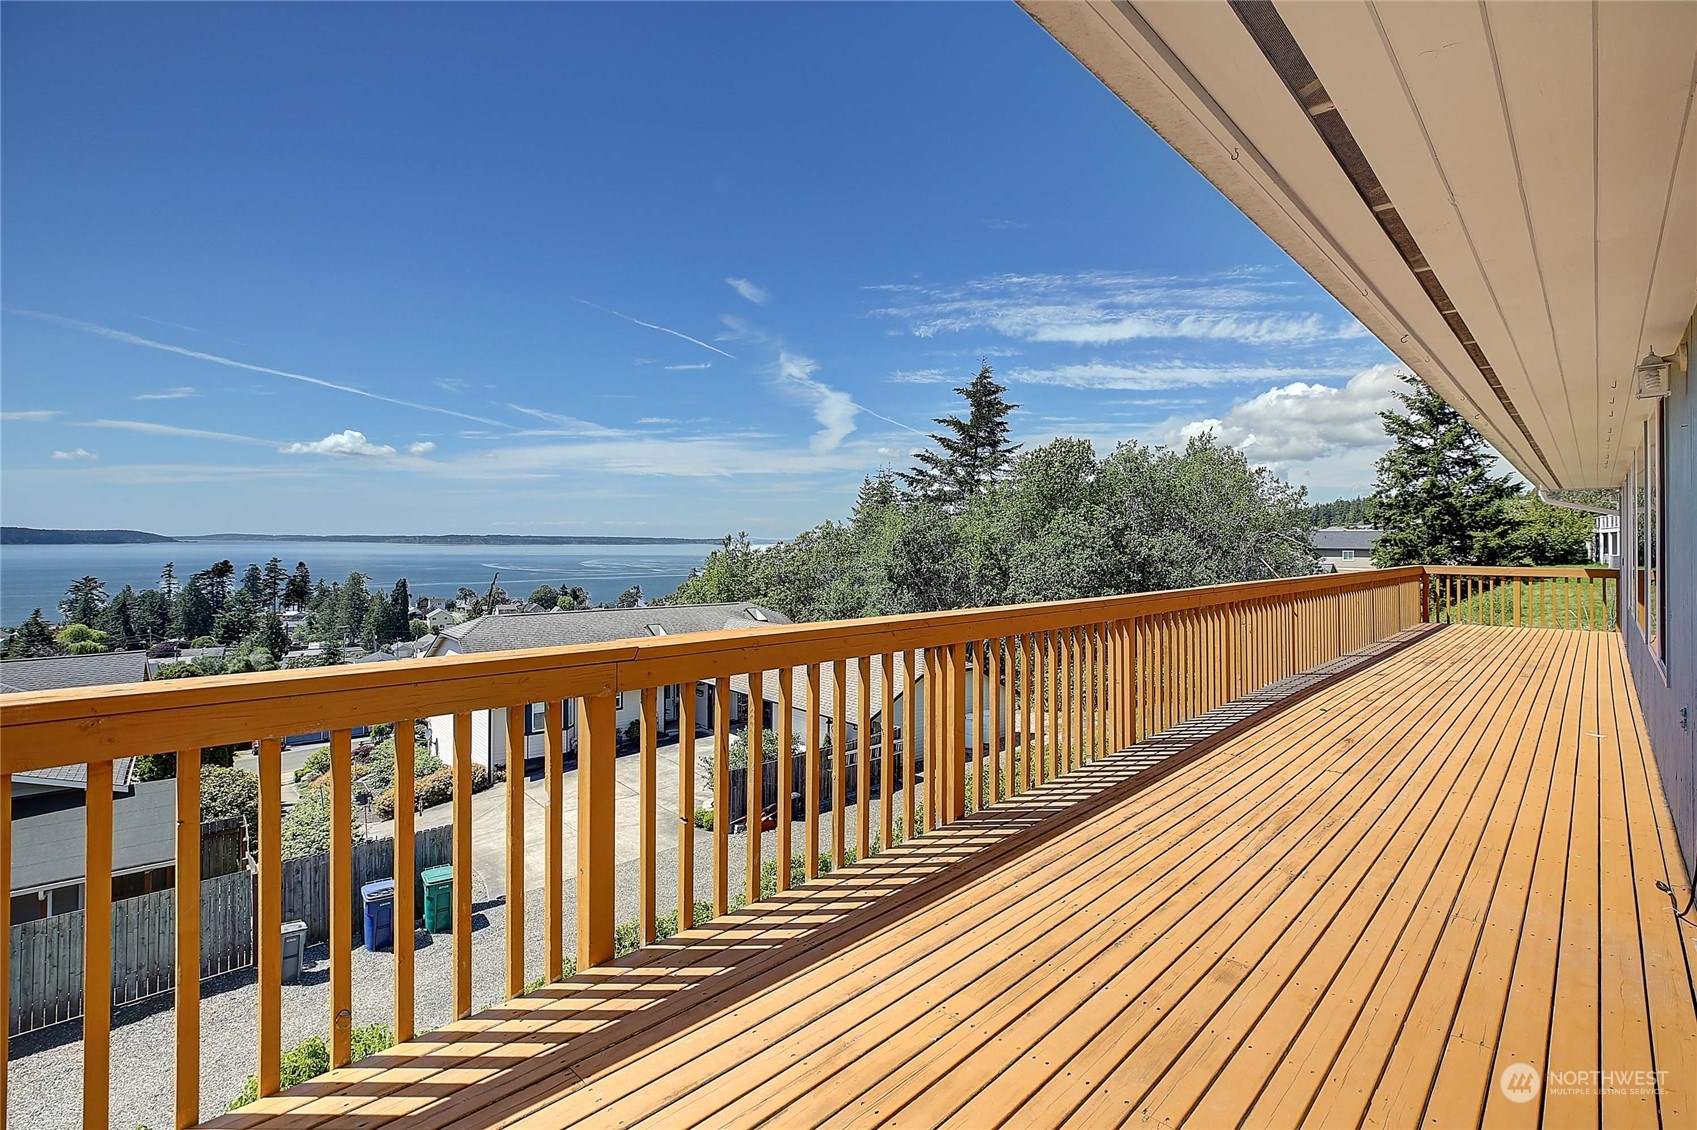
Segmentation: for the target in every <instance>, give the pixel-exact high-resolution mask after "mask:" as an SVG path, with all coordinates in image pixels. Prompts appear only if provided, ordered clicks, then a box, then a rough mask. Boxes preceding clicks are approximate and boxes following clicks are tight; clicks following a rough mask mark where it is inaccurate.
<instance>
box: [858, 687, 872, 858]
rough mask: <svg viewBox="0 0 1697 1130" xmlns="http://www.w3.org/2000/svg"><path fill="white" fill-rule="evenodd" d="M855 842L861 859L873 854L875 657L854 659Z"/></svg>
mask: <svg viewBox="0 0 1697 1130" xmlns="http://www.w3.org/2000/svg"><path fill="white" fill-rule="evenodd" d="M854 675H855V691H856V695H855V713H854V732H855V734H856V735H857V736H856V739H855V749H856V753H855V755H854V797H855V804H854V845H855V848H856V850H857V851H858V853H859V858H861V859H865V858H867V857H868V856H870V855H871V854H872V658H871V656H866V655H863V656H860V657H859V658H858V659H856V660H855V662H854Z"/></svg>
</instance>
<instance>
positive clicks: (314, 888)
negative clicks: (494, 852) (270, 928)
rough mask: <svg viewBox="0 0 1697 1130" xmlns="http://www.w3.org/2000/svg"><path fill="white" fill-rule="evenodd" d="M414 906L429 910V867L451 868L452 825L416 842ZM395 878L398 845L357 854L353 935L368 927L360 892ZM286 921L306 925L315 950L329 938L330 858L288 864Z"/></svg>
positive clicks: (372, 843)
mask: <svg viewBox="0 0 1697 1130" xmlns="http://www.w3.org/2000/svg"><path fill="white" fill-rule="evenodd" d="M414 844H415V846H416V849H415V851H414V853H413V859H414V867H413V875H414V879H413V906H415V907H419V908H421V909H422V908H423V906H424V884H423V882H422V881H421V880H419V879H418V878H417V876H418V875H419V874H421V873H422V872H423V871H424V869H425V868H426V867H435V866H437V865H438V864H443V863H452V862H453V850H454V829H453V826H452V825H451V824H444V825H442V826H441V827H437V828H426V829H424V830H423V831H421V832H419V833H418V834H417V835H416V836H415V837H414ZM394 874H395V841H394V840H367V841H366V842H365V843H362V844H355V845H354V850H353V882H352V883H351V884H350V885H349V886H348V890H347V894H348V897H349V899H350V900H351V901H352V903H353V924H354V933H355V934H356V935H357V934H359V933H360V932H361V931H362V930H364V928H365V926H364V923H365V918H364V913H365V912H364V908H363V907H362V906H361V904H360V888H361V887H363V886H364V885H365V884H367V883H372V882H375V881H377V880H378V879H389V878H393V877H394ZM283 921H285V922H292V921H298V922H305V923H306V940H307V941H308V942H309V943H311V944H314V945H316V944H317V943H319V942H324V941H328V940H329V938H330V853H329V852H318V853H316V854H314V855H302V856H297V857H296V858H294V859H285V860H284V861H283Z"/></svg>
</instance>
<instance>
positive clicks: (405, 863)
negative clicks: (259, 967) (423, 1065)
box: [391, 718, 418, 1043]
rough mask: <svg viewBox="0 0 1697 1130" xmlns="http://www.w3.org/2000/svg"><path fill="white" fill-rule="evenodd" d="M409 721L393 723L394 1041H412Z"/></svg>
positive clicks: (414, 856)
mask: <svg viewBox="0 0 1697 1130" xmlns="http://www.w3.org/2000/svg"><path fill="white" fill-rule="evenodd" d="M415 724H416V723H415V722H414V721H413V720H412V719H411V718H401V719H397V720H396V722H395V913H394V922H393V929H392V930H391V934H392V935H393V949H394V953H395V1008H394V1016H395V1039H396V1040H398V1041H400V1042H402V1043H404V1042H406V1041H407V1040H410V1039H412V1038H413V1035H414V1032H413V952H412V942H413V923H414V922H415V921H417V915H416V914H415V913H414V906H413V897H412V895H413V882H414V874H413V872H414V870H415V867H416V865H417V863H418V841H417V838H416V837H415V836H414V834H413V799H414V798H413V786H414V774H413V769H414V766H415V764H416V753H417V750H416V749H415V748H414V745H415V743H416V742H417V740H418V733H417V731H416V730H415V729H414V728H413V727H414V725H415Z"/></svg>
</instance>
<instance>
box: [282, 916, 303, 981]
mask: <svg viewBox="0 0 1697 1130" xmlns="http://www.w3.org/2000/svg"><path fill="white" fill-rule="evenodd" d="M305 964H306V923H305V922H285V923H283V980H285V981H299V980H300V979H301V967H302V966H303V965H305Z"/></svg>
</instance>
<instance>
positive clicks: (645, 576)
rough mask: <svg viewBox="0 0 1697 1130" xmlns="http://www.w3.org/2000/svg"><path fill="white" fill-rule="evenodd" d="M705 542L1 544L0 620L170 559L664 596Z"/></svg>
mask: <svg viewBox="0 0 1697 1130" xmlns="http://www.w3.org/2000/svg"><path fill="white" fill-rule="evenodd" d="M712 548H713V547H712V546H707V545H395V544H390V543H386V542H282V541H276V542H210V541H209V542H176V543H166V544H160V545H8V546H4V547H0V623H3V624H17V623H19V622H21V621H23V620H25V619H28V617H29V614H30V612H31V610H33V609H35V608H40V609H41V610H42V614H43V615H45V616H47V617H49V618H50V619H55V620H56V619H58V605H59V601H60V600H61V599H62V598H63V597H64V595H65V588H66V587H67V586H68V585H69V584H70V583H71V582H72V581H74V580H76V579H77V578H79V577H81V576H83V575H84V574H89V573H92V574H93V575H94V576H96V577H99V578H100V579H101V580H103V581H105V582H106V591H107V593H108V594H116V593H117V592H118V590H120V589H122V588H123V587H124V586H125V585H133V586H135V588H136V589H137V590H140V589H143V588H158V587H159V571H160V570H161V569H163V568H164V567H165V563H166V562H167V561H170V562H174V563H175V564H176V573H177V579H178V580H179V581H186V580H187V579H188V577H189V574H191V573H196V572H199V571H200V570H202V569H206V568H208V567H209V566H211V565H212V564H213V562H216V561H222V560H225V559H226V558H227V559H229V560H230V561H232V562H234V563H235V566H236V578H237V580H240V578H241V574H242V572H243V571H244V570H245V569H246V568H247V567H248V565H249V564H250V563H252V564H256V565H259V566H260V567H261V568H263V567H264V566H265V562H267V561H268V560H270V559H271V558H273V557H280V558H282V560H283V568H284V569H285V570H287V571H290V572H292V571H293V570H294V567H295V562H297V561H305V562H306V564H307V568H309V569H311V570H312V578H313V581H314V582H317V581H318V580H319V579H320V578H322V579H324V580H327V581H341V580H343V579H345V578H346V577H347V575H348V574H349V573H352V572H356V571H357V572H360V573H364V574H366V575H367V576H368V577H369V578H370V580H369V582H368V583H369V584H370V586H371V588H372V590H373V591H376V590H377V589H379V588H381V589H388V588H391V587H393V585H394V583H395V581H396V580H397V579H398V578H400V577H405V578H406V579H407V587H408V588H409V589H410V590H411V592H412V596H413V599H414V600H416V599H418V598H419V597H420V596H443V597H452V596H453V595H454V594H455V593H457V592H458V591H459V589H460V586H462V585H464V586H466V587H468V588H473V589H476V590H477V591H478V592H480V593H481V592H483V591H484V590H485V589H487V588H488V587H489V580H490V578H491V577H492V576H493V575H494V574H495V573H500V574H501V580H500V584H501V587H502V588H504V589H506V590H507V593H508V595H509V596H512V597H514V598H520V599H522V598H523V597H526V596H529V595H530V592H531V590H532V589H534V588H536V587H537V586H538V585H545V584H546V585H553V586H554V587H555V588H562V587H565V586H568V585H581V586H582V587H584V588H586V589H588V590H589V595H590V599H591V600H592V601H594V602H595V603H600V602H602V601H607V602H609V603H610V602H612V601H613V600H614V599H616V598H617V597H618V595H619V594H620V593H622V592H624V591H625V590H626V589H628V588H630V587H631V586H632V585H641V586H642V594H643V596H644V597H649V598H652V597H657V596H664V595H666V594H667V593H669V592H671V591H672V590H673V589H675V588H677V587H678V585H679V584H680V583H682V582H683V580H684V579H685V578H686V577H688V576H689V571H690V569H691V568H693V567H694V566H697V565H699V564H701V562H702V561H703V560H705V559H706V557H707V554H708V553H709V551H711V549H712Z"/></svg>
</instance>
